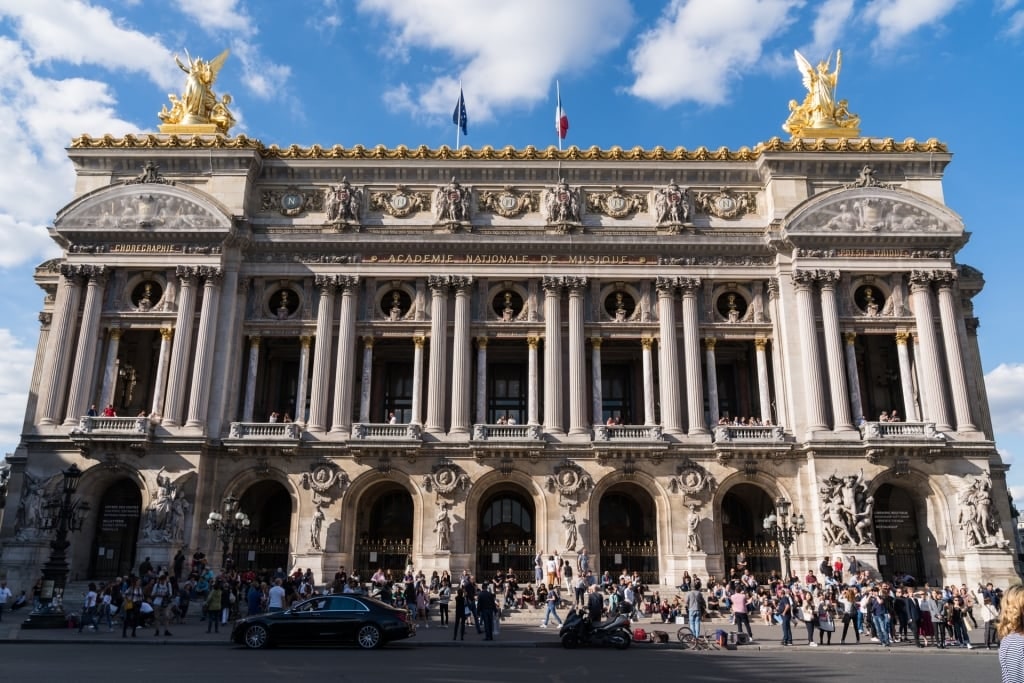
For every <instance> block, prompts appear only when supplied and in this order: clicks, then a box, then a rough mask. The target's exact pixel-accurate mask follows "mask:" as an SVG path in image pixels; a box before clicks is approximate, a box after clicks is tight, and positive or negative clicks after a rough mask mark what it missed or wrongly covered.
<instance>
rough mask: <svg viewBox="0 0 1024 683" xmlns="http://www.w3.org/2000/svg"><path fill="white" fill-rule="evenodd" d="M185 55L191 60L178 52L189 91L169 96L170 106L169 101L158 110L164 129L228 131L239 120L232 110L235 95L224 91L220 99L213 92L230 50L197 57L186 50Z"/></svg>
mask: <svg viewBox="0 0 1024 683" xmlns="http://www.w3.org/2000/svg"><path fill="white" fill-rule="evenodd" d="M185 58H186V61H187V63H183V62H182V61H181V60H180V59H179V58H178V55H174V61H175V63H177V65H178V68H179V69H181V70H182V71H184V72H185V73H186V74H187V75H188V79H187V80H186V81H185V92H184V93H183V94H182V95H181V96H180V97H179V96H178V95H175V94H174V93H171V94H169V95H168V96H167V98H168V99H169V100H170V101H171V107H170V109H168V108H167V105H166V104H165V105H164V106H163V109H161V110H160V112H159V113H158V114H157V116H159V117H160V120H161V121H163V124H162V125H161V126H160V132H161V133H192V134H212V133H219V134H221V135H227V134H228V130H229V129H230V128H231V126H233V125H234V124H235V117H234V116H232V114H231V111H230V110H228V105H229V104H231V96H230V95H224V96H223V97H221V98H220V99H219V100H218V99H217V96H216V95H215V94H214V92H213V83H214V81H216V80H217V74H218V73H220V70H221V68H222V67H223V66H224V62H225V61H226V60H227V58H228V50H224V52H221V53H220V54H219V55H217V56H216V57H214V58H213V59H211V60H204V59H203V58H202V57H196V58H195V59H193V58H192V55H190V54H189V53H188V50H185Z"/></svg>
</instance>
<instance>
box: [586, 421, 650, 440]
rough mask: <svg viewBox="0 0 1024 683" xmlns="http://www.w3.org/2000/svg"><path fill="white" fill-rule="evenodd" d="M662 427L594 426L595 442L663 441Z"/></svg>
mask: <svg viewBox="0 0 1024 683" xmlns="http://www.w3.org/2000/svg"><path fill="white" fill-rule="evenodd" d="M662 437H663V432H662V429H661V425H594V441H661V440H662Z"/></svg>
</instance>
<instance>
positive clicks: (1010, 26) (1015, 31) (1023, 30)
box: [1006, 10, 1024, 36]
mask: <svg viewBox="0 0 1024 683" xmlns="http://www.w3.org/2000/svg"><path fill="white" fill-rule="evenodd" d="M1021 34H1024V10H1022V11H1020V12H1014V13H1013V15H1012V16H1011V17H1010V20H1009V22H1007V25H1006V35H1008V36H1019V35H1021Z"/></svg>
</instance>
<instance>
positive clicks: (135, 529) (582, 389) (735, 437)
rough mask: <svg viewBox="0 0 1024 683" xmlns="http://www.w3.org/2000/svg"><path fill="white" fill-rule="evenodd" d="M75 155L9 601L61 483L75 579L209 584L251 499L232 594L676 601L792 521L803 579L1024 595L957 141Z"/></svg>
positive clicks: (40, 274) (3, 532)
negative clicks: (526, 594) (173, 575)
mask: <svg viewBox="0 0 1024 683" xmlns="http://www.w3.org/2000/svg"><path fill="white" fill-rule="evenodd" d="M69 155H70V157H71V159H72V161H73V162H74V165H75V168H76V170H77V186H76V198H75V199H74V201H72V202H71V203H70V204H69V205H68V206H67V207H65V208H64V209H63V210H62V211H60V213H59V214H58V215H57V216H56V218H55V220H54V226H53V230H52V232H53V235H54V239H55V240H56V241H57V242H58V244H60V246H61V248H62V249H63V254H62V256H61V257H60V258H59V259H56V260H54V261H50V262H47V263H44V264H42V265H41V266H39V268H38V269H37V270H36V282H37V283H38V284H39V285H40V287H41V288H42V289H43V291H44V294H45V296H44V299H43V305H42V313H41V316H40V320H41V323H42V325H41V330H40V337H39V346H38V354H37V365H36V371H35V373H34V375H33V380H32V387H31V398H30V400H29V404H28V408H27V411H26V417H25V426H24V434H23V437H22V441H21V444H20V445H19V447H18V449H17V451H16V452H15V453H14V454H12V455H10V456H9V457H8V459H7V461H8V464H9V473H7V474H5V480H4V481H5V485H6V489H7V505H6V508H5V509H4V516H3V523H2V526H0V542H2V545H3V547H4V554H3V557H2V559H0V562H2V564H3V567H4V569H5V570H6V572H7V575H8V577H9V578H10V579H11V580H13V581H14V582H15V583H14V585H28V582H29V581H30V580H31V579H32V578H33V577H34V576H35V574H36V573H37V572H38V568H39V567H40V566H41V564H42V563H43V561H44V560H45V558H46V556H47V553H48V546H47V542H48V540H49V536H48V535H47V532H46V531H45V530H44V527H45V516H46V509H47V508H46V502H47V500H48V499H49V497H51V496H52V495H54V493H55V491H56V488H57V487H58V486H59V485H58V481H59V479H60V476H59V473H60V471H61V470H62V469H63V468H64V467H66V466H67V464H69V463H70V462H75V463H77V464H78V465H79V467H81V468H82V469H83V470H84V471H85V474H84V476H83V477H82V481H81V486H80V489H79V496H80V497H81V498H82V499H83V500H84V501H87V502H88V503H89V504H90V512H89V514H88V516H87V518H86V522H85V527H84V528H83V530H82V531H81V532H79V533H77V534H75V535H74V536H73V538H72V548H71V565H72V569H71V574H72V578H76V577H77V578H79V579H84V578H86V577H90V578H91V577H96V578H106V577H109V576H113V575H115V574H119V573H124V572H126V571H128V569H129V568H130V567H137V566H138V562H139V561H140V560H141V559H142V558H143V557H147V556H148V557H151V558H152V560H153V561H154V562H155V563H158V564H159V563H168V562H169V561H170V559H171V557H172V556H173V555H174V553H175V552H176V551H177V549H179V548H182V547H186V548H187V552H188V554H191V552H193V551H195V550H202V551H204V552H206V554H207V555H208V556H210V557H212V558H214V559H215V563H216V564H219V563H220V560H221V551H222V549H221V544H220V540H219V539H218V538H217V537H216V535H215V534H214V533H213V532H211V531H210V530H208V529H207V528H206V526H205V525H204V523H203V520H205V519H206V517H207V516H208V514H209V513H210V512H211V511H216V510H219V509H220V507H221V501H222V500H223V499H224V498H225V497H226V496H229V495H230V496H234V497H236V498H238V499H239V500H240V508H241V509H242V510H243V511H244V512H245V513H246V514H247V515H248V516H249V518H250V519H251V520H252V526H251V527H250V529H249V533H248V534H247V535H245V536H244V537H242V538H240V539H238V540H236V541H235V543H234V544H233V546H232V547H231V548H229V551H230V552H231V554H232V555H233V556H234V558H235V561H236V563H238V564H239V565H241V566H254V567H263V566H272V565H279V566H286V568H291V567H294V566H301V567H304V568H305V567H311V568H312V569H313V570H314V572H315V573H316V574H317V575H318V577H321V578H322V577H327V576H330V575H332V574H333V572H334V571H335V570H336V569H337V567H338V566H339V565H344V566H346V567H348V568H349V569H352V568H355V569H357V570H359V571H360V572H361V573H364V574H365V573H368V572H369V571H372V570H373V569H374V568H376V567H378V566H381V567H384V568H390V569H393V570H400V569H402V568H404V566H405V564H406V562H407V561H411V562H412V563H413V564H415V565H416V566H417V567H422V568H423V569H425V570H427V571H428V572H429V571H430V570H432V569H438V570H440V569H450V570H451V571H453V572H461V570H462V569H464V568H467V569H470V570H471V571H474V572H475V573H477V574H478V575H480V574H484V573H489V572H492V571H494V570H495V569H497V568H499V567H501V568H507V567H510V566H511V567H515V568H516V569H517V570H520V571H522V572H523V573H526V574H532V568H533V561H534V556H535V554H536V553H537V552H538V551H541V550H543V551H544V554H545V555H547V554H557V555H559V556H562V557H567V558H575V557H576V555H577V554H578V553H580V552H582V551H583V550H584V549H586V550H587V552H588V553H589V555H590V556H591V558H592V559H591V566H592V567H594V568H596V569H598V570H599V571H605V570H608V571H611V572H613V573H615V574H617V573H619V572H620V571H621V570H622V569H629V570H637V571H640V572H642V573H643V574H644V575H645V576H646V577H647V578H648V580H649V581H651V582H653V583H659V584H666V585H674V584H676V583H678V581H679V578H680V576H681V575H682V573H683V572H684V571H689V572H690V573H691V574H692V573H695V572H696V573H698V574H701V575H706V574H712V575H722V574H723V573H724V572H725V571H727V570H728V568H730V567H732V566H733V563H734V559H735V554H737V553H738V552H741V551H742V552H744V553H745V554H746V555H747V556H748V559H749V563H750V566H751V567H752V568H754V569H755V571H757V572H759V573H767V572H768V571H770V570H772V569H777V568H779V567H780V566H781V565H780V563H781V549H780V548H779V547H777V546H776V545H774V544H773V543H772V542H771V540H770V539H769V538H766V537H765V533H764V529H763V526H762V520H763V518H764V517H765V516H766V515H767V514H769V513H770V512H771V511H772V509H773V508H774V502H775V500H776V499H777V498H779V497H784V498H786V499H787V500H789V501H792V504H793V509H794V511H796V512H800V513H803V514H804V515H805V517H806V519H807V532H806V533H804V534H803V535H802V536H800V537H799V538H798V539H797V541H796V543H795V545H794V546H793V548H792V554H793V568H794V570H796V571H799V572H801V573H803V572H804V571H806V569H807V568H809V567H814V568H816V567H817V565H818V563H819V562H820V560H821V558H822V557H825V556H829V557H834V556H835V555H837V554H843V555H844V556H849V555H851V554H853V555H856V557H857V559H858V560H859V561H861V562H863V563H865V564H866V565H867V566H870V567H873V568H875V569H876V570H878V571H880V572H882V573H884V574H886V575H890V574H892V573H893V572H897V571H898V572H901V573H910V574H913V575H916V576H918V577H919V578H924V579H928V580H932V581H936V580H943V581H946V582H956V583H960V582H967V583H969V584H971V585H973V584H974V583H976V582H977V581H979V580H982V579H984V580H993V581H996V582H1002V583H1005V582H1007V581H1008V580H1010V579H1011V577H1015V576H1016V569H1015V565H1014V554H1013V552H1012V551H1011V550H1010V548H1009V547H1008V546H1010V545H1011V544H1010V543H1009V541H1010V540H1012V539H1013V529H1014V527H1013V520H1011V509H1010V504H1009V499H1008V496H1007V493H1006V482H1005V473H1006V469H1007V468H1006V466H1005V465H1004V464H1003V463H1002V462H1001V460H1000V458H999V455H998V454H997V452H996V448H995V445H994V443H993V441H992V426H991V423H990V417H989V412H988V404H987V400H986V396H985V387H984V384H983V380H982V370H981V362H980V358H979V353H978V343H977V336H976V329H977V320H976V319H975V318H974V317H973V313H972V304H971V300H972V297H974V296H975V295H976V294H977V293H978V292H979V291H980V290H981V288H982V285H983V280H982V276H981V274H980V273H979V272H978V271H977V270H975V269H973V268H971V267H969V266H966V265H961V264H958V263H957V262H956V260H955V254H956V253H957V251H958V250H959V249H960V248H961V247H962V246H963V245H964V243H965V242H966V240H967V233H966V232H965V229H964V225H963V223H962V221H961V220H960V218H959V217H958V216H957V215H956V214H955V213H953V212H952V211H951V210H950V209H948V208H946V207H945V206H944V203H943V191H942V174H943V170H944V168H945V165H946V164H947V163H948V162H949V161H950V158H951V155H950V154H949V153H948V151H947V150H946V148H945V147H944V146H943V145H942V144H941V143H937V142H935V141H929V142H926V143H917V142H914V141H907V142H903V143H897V142H894V141H892V140H875V139H861V138H855V139H850V140H837V141H833V142H826V141H820V140H819V141H801V140H797V141H795V142H789V143H785V142H781V141H779V140H773V141H770V142H769V143H765V144H762V145H758V146H757V147H755V148H753V149H747V148H744V149H741V150H738V151H729V150H724V149H723V150H718V151H714V152H712V151H709V150H706V149H699V150H695V151H686V150H681V149H680V150H674V151H668V150H664V149H661V148H658V149H655V150H651V151H643V150H629V151H626V150H621V149H612V150H598V149H593V150H588V151H581V150H578V149H575V148H572V149H569V150H566V151H565V152H556V151H554V150H547V151H537V150H533V149H527V150H513V149H505V150H493V149H490V148H485V149H483V150H475V151H474V150H468V149H464V150H459V151H453V150H450V149H447V148H442V149H440V150H429V149H426V148H419V149H416V150H408V149H405V148H398V149H394V150H391V149H384V148H380V147H378V148H375V149H366V148H362V147H356V148H354V149H343V148H340V147H334V148H330V149H325V148H320V147H313V148H309V149H303V148H299V147H294V146H293V147H289V148H287V149H280V148H278V147H276V146H275V147H265V146H263V145H262V144H260V143H258V142H256V141H253V140H248V139H246V138H244V137H242V136H239V137H237V138H224V137H218V136H195V137H191V136H183V137H181V138H178V137H174V136H167V135H159V136H140V137H132V136H129V137H127V138H124V139H112V138H109V137H108V138H102V139H90V138H87V137H83V138H79V139H76V140H75V141H74V142H73V144H72V146H71V147H70V148H69ZM140 171H141V172H140ZM108 405H109V406H110V407H111V409H112V411H113V412H116V416H114V415H109V414H106V415H105V414H104V412H105V410H104V409H105V407H106V406H108ZM91 406H96V408H95V411H92V410H90V407H91ZM883 412H884V413H886V416H887V417H888V416H889V415H890V414H892V413H895V414H897V415H898V416H899V420H898V421H886V420H882V419H880V414H881V413H883ZM740 418H743V419H740Z"/></svg>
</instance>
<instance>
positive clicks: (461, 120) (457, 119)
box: [452, 88, 469, 135]
mask: <svg viewBox="0 0 1024 683" xmlns="http://www.w3.org/2000/svg"><path fill="white" fill-rule="evenodd" d="M452 123H454V124H455V125H456V126H458V127H459V130H461V131H462V134H463V135H468V134H469V133H468V132H467V130H466V127H467V124H468V123H469V119H468V118H467V117H466V98H465V97H463V96H462V88H459V101H458V103H457V104H456V105H455V111H453V112H452Z"/></svg>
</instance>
